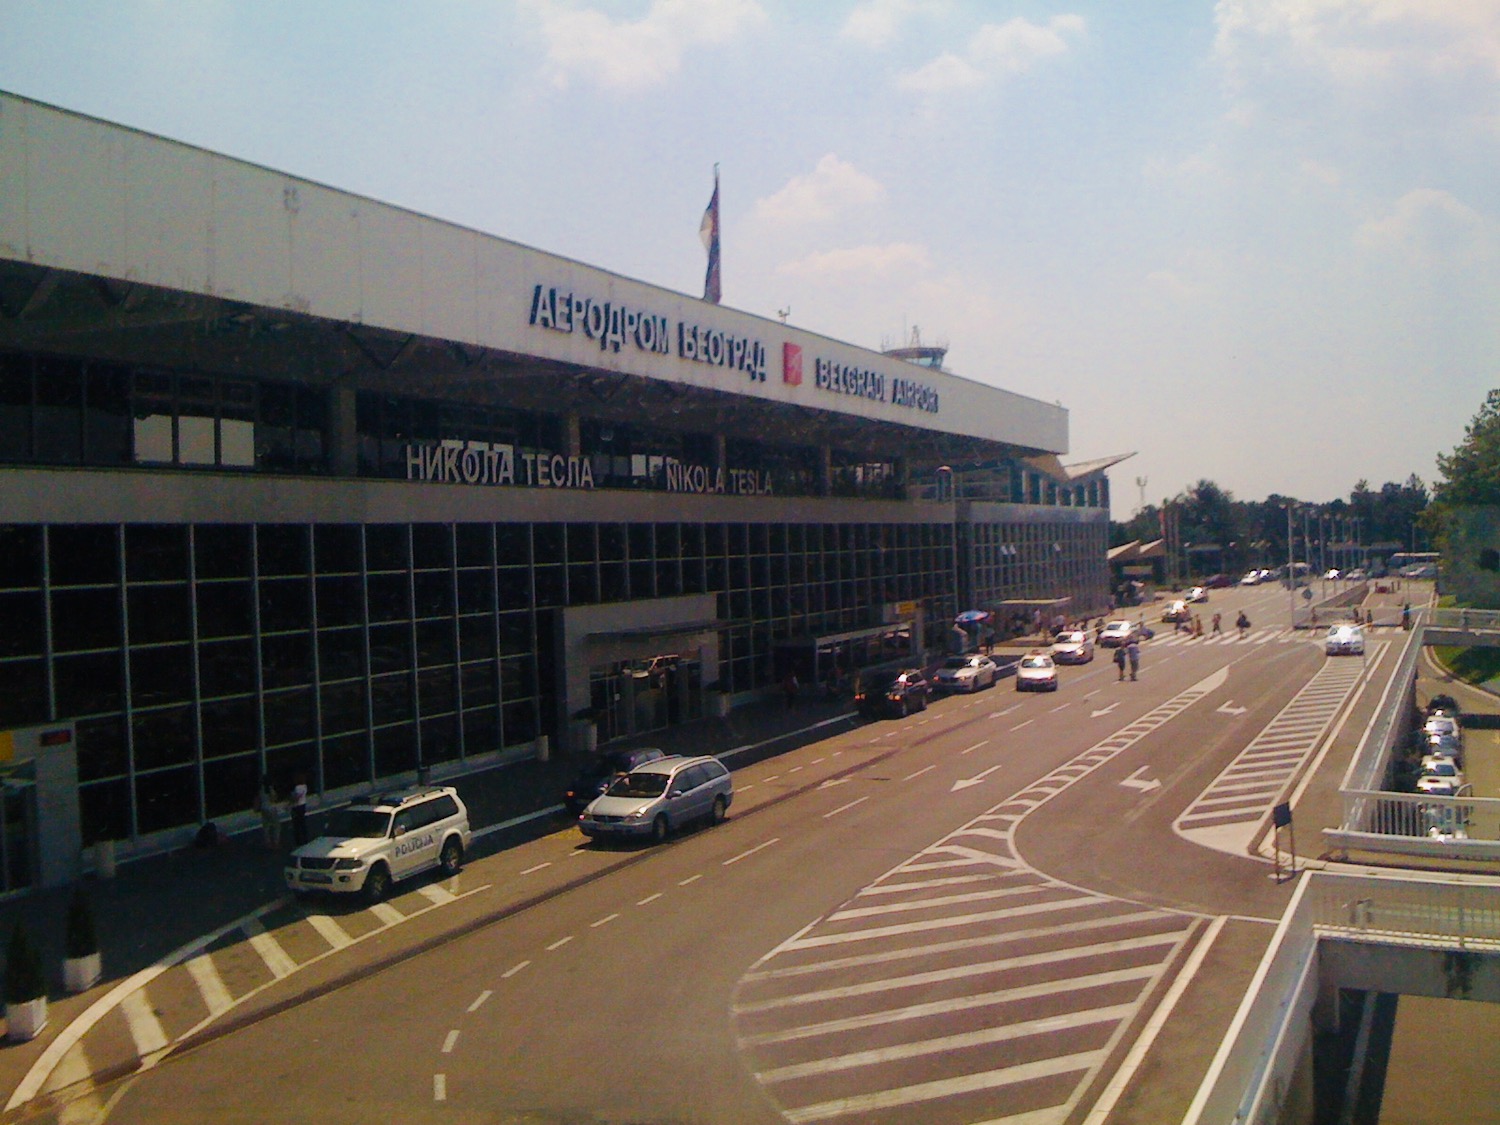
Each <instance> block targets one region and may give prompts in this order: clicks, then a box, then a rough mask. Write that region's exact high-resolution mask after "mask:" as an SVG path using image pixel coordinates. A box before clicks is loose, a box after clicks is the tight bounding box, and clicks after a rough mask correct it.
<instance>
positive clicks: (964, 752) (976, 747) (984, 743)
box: [958, 738, 990, 757]
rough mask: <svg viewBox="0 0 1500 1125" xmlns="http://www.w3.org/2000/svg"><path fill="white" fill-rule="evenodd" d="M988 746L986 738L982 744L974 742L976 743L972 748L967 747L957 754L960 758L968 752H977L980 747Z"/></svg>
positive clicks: (988, 742) (988, 741)
mask: <svg viewBox="0 0 1500 1125" xmlns="http://www.w3.org/2000/svg"><path fill="white" fill-rule="evenodd" d="M989 744H990V740H989V739H988V738H986V739H984V740H983V741H982V742H976V743H974V745H973V746H967V747H965V748H964V749H962V750H960V751H959V752H958V753H959V756H960V757H962V756H963V755H965V754H967V753H968V752H969V751H970V750H978V749H979V748H980V747H981V746H988V745H989Z"/></svg>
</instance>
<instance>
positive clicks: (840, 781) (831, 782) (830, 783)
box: [818, 777, 849, 792]
mask: <svg viewBox="0 0 1500 1125" xmlns="http://www.w3.org/2000/svg"><path fill="white" fill-rule="evenodd" d="M848 784H849V779H848V778H847V777H830V778H829V779H828V780H827V781H825V782H822V783H821V784H820V785H819V786H818V790H819V791H820V792H821V791H822V790H824V789H832V788H834V786H837V785H848Z"/></svg>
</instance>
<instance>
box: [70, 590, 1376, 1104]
mask: <svg viewBox="0 0 1500 1125" xmlns="http://www.w3.org/2000/svg"><path fill="white" fill-rule="evenodd" d="M1213 599H1214V600H1213V602H1212V603H1210V605H1208V606H1204V607H1201V608H1202V610H1204V611H1205V614H1204V615H1205V621H1206V620H1207V618H1208V616H1209V614H1210V613H1211V612H1212V611H1213V610H1219V611H1221V612H1223V613H1224V617H1225V621H1226V622H1229V621H1233V619H1234V615H1235V614H1236V613H1237V612H1238V610H1239V609H1240V608H1241V606H1244V607H1246V608H1247V609H1248V612H1249V614H1250V617H1251V619H1252V620H1253V621H1255V623H1256V624H1255V628H1254V629H1253V630H1252V632H1251V635H1250V636H1249V637H1247V638H1244V639H1241V638H1239V637H1238V636H1237V635H1236V634H1235V632H1234V630H1233V629H1228V630H1227V633H1226V635H1224V636H1222V637H1212V636H1211V637H1206V638H1202V639H1197V640H1188V639H1187V638H1185V637H1181V636H1174V634H1173V633H1172V632H1171V630H1170V626H1167V627H1166V628H1162V627H1161V626H1160V625H1159V623H1156V622H1152V624H1153V627H1156V628H1157V636H1156V638H1155V639H1153V640H1152V641H1150V642H1147V644H1146V645H1145V646H1144V647H1143V659H1142V670H1141V678H1140V680H1139V681H1138V682H1134V683H1132V682H1129V681H1126V682H1120V681H1119V680H1118V679H1117V676H1116V671H1115V668H1114V666H1113V664H1112V663H1110V661H1109V659H1108V654H1107V653H1104V652H1101V654H1100V658H1099V659H1096V660H1095V661H1094V662H1093V663H1092V664H1089V665H1085V666H1082V667H1076V668H1065V669H1063V672H1062V686H1061V689H1060V690H1059V691H1057V692H1056V693H1050V694H1024V695H1023V694H1019V693H1017V692H1015V691H1014V690H1013V686H1012V682H1011V681H1009V680H1004V681H1001V683H1000V684H999V685H998V686H997V687H995V688H993V689H990V690H987V691H983V692H979V693H977V694H976V695H973V696H960V697H955V698H951V699H943V700H940V701H937V702H935V703H934V705H933V706H932V707H931V708H930V709H929V710H928V711H926V712H925V713H922V714H918V715H914V716H912V717H911V718H908V719H906V720H904V721H899V722H898V721H884V722H875V723H866V724H858V725H851V726H849V727H847V728H837V727H835V728H830V729H831V730H833V731H834V732H835V733H832V734H831V735H830V736H829V737H828V738H826V739H824V740H823V741H821V742H818V743H815V744H813V745H810V746H806V747H803V748H802V749H799V750H796V751H793V752H790V753H787V754H783V755H780V756H778V757H775V758H772V759H768V760H766V761H762V762H759V763H756V764H753V765H747V766H744V767H742V768H738V769H736V771H735V784H736V800H735V805H734V808H733V809H732V810H731V816H730V818H729V820H728V821H727V822H726V823H725V824H723V825H721V826H719V827H716V828H711V829H710V828H700V829H698V830H693V831H687V832H684V833H682V834H680V835H679V836H678V837H676V838H674V839H673V840H671V841H670V842H668V843H667V844H666V845H664V846H661V847H657V848H650V847H601V846H597V845H591V844H588V843H586V842H585V841H584V840H583V839H582V837H581V836H579V835H578V833H577V832H576V831H574V830H571V829H564V830H561V831H559V832H557V833H554V834H553V835H551V836H548V837H546V838H544V839H541V840H537V841H534V842H532V843H529V844H525V845H522V846H520V847H517V848H513V849H510V850H507V851H505V852H503V853H501V854H499V855H496V856H493V857H490V858H488V859H484V860H480V861H477V862H475V863H473V864H471V865H470V866H469V867H468V868H467V869H466V870H465V871H464V872H463V873H462V875H460V876H459V877H458V879H457V880H454V881H451V882H449V883H439V884H436V885H435V886H436V889H434V887H433V886H429V887H425V888H416V889H413V890H409V891H403V892H402V895H401V896H400V897H399V898H398V899H397V900H395V901H394V902H393V903H391V904H388V908H394V909H396V910H409V909H410V907H409V906H407V905H404V904H403V901H402V900H403V899H411V898H412V897H413V896H417V895H421V894H425V896H426V897H425V899H424V902H425V903H427V904H442V905H440V906H439V907H435V908H434V909H432V910H431V911H429V912H427V913H425V914H423V916H422V917H421V918H419V919H417V920H416V921H415V922H414V923H412V924H411V925H409V926H406V927H402V928H401V929H400V932H397V931H392V932H391V933H389V934H386V935H379V936H378V937H377V940H373V941H369V942H360V943H355V944H350V945H349V946H348V947H347V948H342V949H334V950H331V951H328V952H327V953H326V955H320V956H319V957H317V958H314V959H313V960H314V961H315V962H316V965H315V968H314V969H312V970H309V972H308V974H302V973H290V972H288V973H287V974H286V978H285V979H284V980H276V981H272V982H271V983H270V984H269V985H268V986H267V987H266V990H265V993H264V997H263V1001H262V1005H263V1009H264V1015H263V1017H261V1018H256V1019H252V1020H249V1021H246V1022H245V1023H244V1025H243V1026H239V1027H237V1029H236V1030H234V1031H233V1032H232V1033H230V1034H226V1035H223V1036H221V1037H218V1038H212V1039H210V1040H208V1041H207V1042H205V1043H203V1044H201V1045H200V1046H197V1047H195V1048H194V1049H192V1050H190V1051H186V1052H182V1053H179V1054H176V1055H173V1056H170V1057H168V1058H166V1059H165V1060H164V1061H162V1062H161V1064H160V1065H156V1066H153V1067H151V1068H149V1069H145V1070H143V1071H141V1072H139V1073H137V1074H136V1075H134V1076H132V1077H131V1078H129V1079H127V1080H125V1081H122V1082H121V1083H119V1084H117V1085H115V1086H113V1087H106V1088H103V1089H101V1090H99V1091H96V1092H95V1094H94V1096H93V1097H92V1098H91V1100H90V1102H89V1105H88V1108H87V1110H85V1109H84V1107H82V1106H77V1107H75V1108H74V1109H73V1110H72V1111H71V1112H72V1113H73V1114H74V1116H73V1117H68V1116H65V1113H66V1112H67V1111H59V1112H58V1113H57V1114H56V1116H55V1119H56V1120H59V1121H62V1120H69V1121H85V1120H86V1121H103V1120H107V1121H110V1122H117V1123H122V1125H123V1123H133V1122H143V1123H144V1122H151V1123H156V1125H160V1123H171V1122H201V1121H205V1120H212V1121H216V1122H240V1121H244V1122H252V1121H253V1122H278V1121H287V1122H308V1121H316V1122H320V1123H330V1125H331V1123H339V1122H361V1123H364V1122H370V1121H402V1122H476V1123H478V1122H484V1123H487V1125H511V1123H514V1125H554V1123H555V1125H564V1123H566V1125H602V1123H609V1125H625V1123H630V1125H647V1123H650V1125H657V1123H661V1125H667V1123H672V1125H687V1123H720V1122H724V1123H734V1125H739V1123H744V1125H755V1123H766V1125H774V1123H777V1122H786V1121H790V1122H796V1123H800V1122H819V1121H830V1122H859V1123H861V1125H866V1123H868V1125H887V1123H888V1125H896V1123H911V1122H921V1123H924V1125H926V1123H933V1125H947V1123H949V1122H952V1123H959V1122H963V1123H971V1125H972V1123H980V1122H984V1123H991V1122H1013V1123H1015V1125H1044V1123H1049V1122H1064V1121H1080V1122H1081V1121H1084V1120H1096V1121H1104V1120H1108V1121H1110V1122H1161V1121H1171V1120H1180V1118H1181V1116H1182V1114H1183V1112H1184V1111H1185V1109H1186V1108H1187V1105H1188V1103H1189V1102H1190V1101H1191V1099H1192V1097H1193V1094H1194V1093H1195V1092H1196V1089H1197V1086H1198V1083H1199V1081H1200V1080H1201V1078H1202V1076H1203V1074H1204V1072H1205V1071H1206V1070H1207V1068H1208V1065H1209V1062H1210V1060H1211V1058H1212V1055H1213V1052H1214V1050H1215V1049H1216V1048H1217V1045H1218V1043H1219V1041H1220V1038H1221V1036H1222V1033H1223V1031H1224V1029H1225V1028H1226V1027H1227V1026H1228V1023H1229V1021H1230V1019H1231V1017H1232V1016H1233V1013H1234V1010H1235V1008H1236V1006H1237V1005H1238V1003H1239V1001H1240V998H1241V996H1242V994H1243V991H1244V988H1245V986H1246V984H1247V983H1248V981H1249V979H1250V977H1251V974H1252V973H1253V971H1254V968H1255V966H1256V963H1257V962H1258V960H1259V958H1260V955H1261V953H1262V952H1263V950H1264V948H1265V946H1266V944H1267V942H1268V941H1269V939H1270V937H1271V934H1272V930H1273V926H1274V922H1275V921H1276V920H1277V919H1278V918H1279V917H1280V914H1281V912H1282V910H1283V908H1284V906H1285V904H1286V902H1287V901H1288V899H1289V898H1290V896H1291V893H1292V890H1293V888H1294V886H1295V884H1294V882H1292V881H1291V880H1286V881H1281V882H1278V881H1277V880H1276V879H1275V878H1273V874H1274V871H1273V868H1272V866H1271V864H1270V863H1269V862H1267V861H1266V860H1265V859H1264V858H1263V857H1260V856H1251V855H1250V854H1248V848H1249V845H1250V843H1251V842H1252V841H1253V840H1254V839H1255V838H1256V836H1257V835H1258V834H1259V831H1260V827H1261V826H1262V825H1263V824H1264V823H1265V819H1266V817H1267V816H1268V815H1269V812H1270V808H1271V806H1272V805H1273V804H1274V803H1275V802H1276V801H1277V800H1281V799H1283V798H1284V797H1285V795H1286V794H1287V793H1289V792H1290V791H1291V787H1292V786H1293V785H1294V784H1295V781H1296V779H1297V778H1298V777H1299V776H1300V775H1301V773H1302V771H1303V770H1304V769H1305V768H1306V766H1307V764H1308V763H1309V762H1310V761H1312V759H1313V757H1314V756H1315V755H1316V753H1317V752H1318V750H1319V748H1320V747H1321V746H1322V744H1323V743H1324V741H1325V739H1326V737H1327V735H1328V733H1329V732H1330V731H1331V730H1332V729H1333V728H1334V726H1335V724H1336V723H1337V722H1338V721H1339V719H1340V716H1341V714H1342V713H1343V712H1344V710H1345V709H1346V707H1347V706H1348V705H1349V704H1350V702H1351V701H1353V700H1354V699H1355V698H1357V697H1358V696H1359V694H1360V693H1362V692H1368V691H1371V690H1375V689H1378V687H1379V686H1380V684H1379V683H1376V684H1373V685H1372V684H1370V683H1368V679H1369V676H1367V675H1366V674H1365V673H1366V672H1368V673H1370V674H1371V675H1373V674H1375V673H1377V672H1378V673H1379V675H1381V676H1383V675H1384V674H1385V673H1386V672H1387V671H1388V669H1389V666H1390V664H1391V663H1393V661H1392V660H1390V659H1388V658H1389V657H1390V656H1391V653H1390V652H1389V651H1387V650H1386V649H1385V647H1384V645H1383V644H1382V643H1381V642H1376V643H1375V644H1372V646H1371V652H1370V656H1369V660H1368V662H1366V661H1361V660H1359V659H1358V658H1340V659H1325V657H1324V655H1323V653H1322V650H1321V647H1320V644H1319V643H1318V642H1319V640H1320V638H1319V637H1318V636H1317V635H1316V634H1309V633H1302V634H1293V633H1291V632H1289V631H1287V630H1285V629H1284V627H1283V626H1284V622H1285V620H1286V601H1287V595H1286V593H1285V591H1284V590H1280V589H1277V588H1267V589H1250V590H1233V591H1214V593H1213ZM1142 613H1143V611H1132V612H1131V613H1130V614H1129V616H1131V617H1132V619H1134V618H1136V617H1139V616H1142ZM1309 831H1311V829H1309ZM500 894H506V895H509V896H510V901H511V902H512V903H513V904H514V906H513V907H512V908H510V909H507V910H506V911H505V912H504V913H503V915H502V916H501V917H499V918H498V920H496V921H494V922H493V923H490V924H483V925H479V928H477V929H475V928H472V927H458V928H459V929H463V930H467V932H464V933H462V934H461V936H456V937H452V938H451V939H446V938H444V936H443V935H444V933H445V929H444V927H445V925H448V928H449V930H450V931H451V930H452V929H453V928H454V927H452V926H451V924H450V922H451V919H453V918H457V917H460V916H461V915H460V913H459V912H460V911H469V912H470V916H472V917H473V918H475V919H479V920H482V919H483V918H484V917H485V915H484V910H485V909H486V907H485V903H486V902H489V901H491V899H492V896H496V895H500ZM444 896H446V897H444ZM290 913H291V914H293V915H295V916H292V917H288V918H286V919H284V920H281V921H278V922H276V924H275V925H274V926H272V928H271V931H270V932H271V934H272V936H273V937H276V938H277V940H279V941H280V942H282V944H283V945H287V946H290V945H291V944H292V943H294V942H296V941H300V940H307V941H312V940H315V939H314V938H313V937H310V936H308V935H310V934H312V933H313V931H316V932H317V933H318V934H322V935H324V937H325V938H326V937H327V935H328V934H329V933H331V932H333V931H331V930H330V929H329V927H328V926H327V924H326V919H327V916H328V914H330V913H336V914H337V917H335V919H334V920H335V923H336V925H335V929H336V930H338V931H339V932H344V933H348V932H353V931H354V930H356V929H357V928H358V926H359V924H360V923H359V917H360V915H361V914H362V913H363V911H362V909H361V908H357V907H347V908H343V907H340V908H337V909H336V911H335V910H330V908H327V907H323V906H318V905H314V906H310V907H304V908H302V909H301V912H300V914H298V912H296V911H293V912H290ZM302 915H307V916H311V915H318V916H319V917H321V918H323V919H324V921H322V922H317V923H316V924H313V922H312V920H311V918H310V917H303V916H302ZM445 919H447V920H450V921H445ZM402 943H405V944H406V945H407V946H408V947H410V946H414V945H420V946H421V947H422V951H421V952H419V953H417V954H415V955H412V956H408V957H403V956H401V948H402ZM215 955H216V956H222V957H223V958H226V959H228V958H231V957H232V956H233V955H234V950H232V949H231V950H223V951H220V953H217V954H215ZM364 964H368V965H371V966H373V967H375V968H376V969H378V971H371V972H369V973H364V974H362V973H360V972H359V971H358V970H359V967H360V966H361V965H364ZM310 983H311V984H313V985H316V987H313V988H311V990H310V989H309V985H310ZM309 991H311V992H312V993H313V995H312V997H311V998H307V999H303V1000H300V1001H299V1000H298V999H297V997H298V996H299V995H301V996H305V995H306V994H307V993H308V992H309ZM153 1002H154V1003H160V1004H166V1003H168V1001H167V999H165V998H160V999H156V1000H153ZM1091 1115H1093V1116H1091Z"/></svg>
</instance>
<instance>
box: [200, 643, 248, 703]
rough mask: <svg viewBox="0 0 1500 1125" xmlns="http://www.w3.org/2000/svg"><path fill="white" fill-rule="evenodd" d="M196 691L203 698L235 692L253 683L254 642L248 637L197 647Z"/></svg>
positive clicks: (246, 688) (243, 689) (233, 693)
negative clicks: (247, 638)
mask: <svg viewBox="0 0 1500 1125" xmlns="http://www.w3.org/2000/svg"><path fill="white" fill-rule="evenodd" d="M198 678H199V690H200V691H201V692H202V694H203V696H204V697H205V698H208V697H212V696H216V695H235V694H238V693H239V692H243V691H246V690H248V689H250V688H253V687H254V686H255V645H254V642H252V641H248V640H241V641H219V642H216V643H213V644H202V645H199V646H198Z"/></svg>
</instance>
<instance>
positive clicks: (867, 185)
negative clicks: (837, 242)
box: [754, 152, 885, 223]
mask: <svg viewBox="0 0 1500 1125" xmlns="http://www.w3.org/2000/svg"><path fill="white" fill-rule="evenodd" d="M884 198H885V188H884V187H882V186H881V184H880V181H879V180H876V179H874V178H873V177H871V176H868V175H866V174H865V173H863V172H861V171H860V170H859V169H858V168H856V167H855V166H854V165H853V164H850V163H848V162H847V161H844V160H840V159H839V158H838V157H837V156H836V155H834V154H833V153H831V152H830V153H828V154H827V155H826V156H824V157H822V158H821V159H820V160H819V161H818V163H817V166H816V167H814V168H813V170H812V171H811V172H810V173H808V174H807V175H805V176H793V177H792V178H791V179H790V180H789V181H787V184H786V186H785V187H783V188H782V189H781V190H780V191H778V192H776V193H774V194H773V195H768V196H766V197H765V198H764V199H760V200H757V201H756V203H755V211H754V214H755V217H756V218H757V219H763V220H766V221H768V222H771V223H802V222H820V221H823V220H826V219H831V218H835V217H837V216H839V215H840V214H842V213H844V212H846V211H848V210H850V209H852V208H856V207H867V206H869V205H871V204H874V203H878V202H880V201H881V200H883V199H884Z"/></svg>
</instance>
